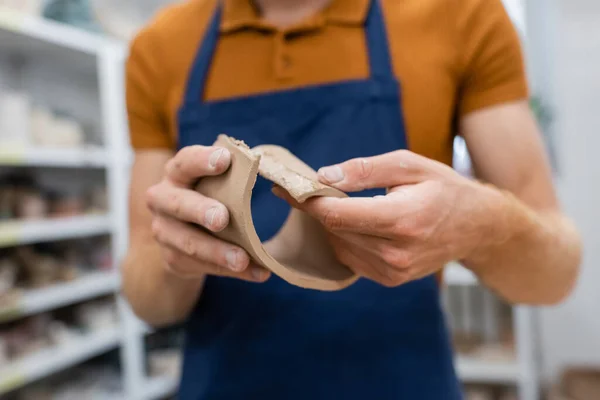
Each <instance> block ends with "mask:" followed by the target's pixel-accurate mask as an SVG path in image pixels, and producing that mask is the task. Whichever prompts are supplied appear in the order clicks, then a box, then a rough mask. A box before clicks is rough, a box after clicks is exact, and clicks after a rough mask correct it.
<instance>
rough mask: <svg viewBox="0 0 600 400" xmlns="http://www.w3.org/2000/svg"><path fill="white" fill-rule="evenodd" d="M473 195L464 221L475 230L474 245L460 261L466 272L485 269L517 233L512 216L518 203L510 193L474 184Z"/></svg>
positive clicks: (515, 223) (516, 224)
mask: <svg viewBox="0 0 600 400" xmlns="http://www.w3.org/2000/svg"><path fill="white" fill-rule="evenodd" d="M474 184H475V185H476V193H477V195H475V196H473V198H474V199H475V203H473V204H472V206H471V210H472V212H471V215H470V216H469V217H468V218H469V219H470V220H471V221H472V223H473V225H474V226H475V232H476V237H477V238H478V239H477V240H475V241H472V242H471V246H470V248H469V249H468V251H467V252H466V256H465V257H464V259H463V260H461V261H462V262H463V263H464V264H465V265H467V266H469V268H471V269H473V268H476V266H479V265H487V264H488V261H489V260H490V258H493V257H494V255H495V254H496V251H495V250H496V249H498V248H501V247H503V246H505V245H506V243H507V242H509V241H510V240H511V239H512V238H513V237H514V236H515V235H517V232H518V230H519V229H520V224H519V223H518V221H517V220H518V219H517V218H515V215H516V214H518V213H519V212H518V209H519V208H522V207H519V206H520V203H519V201H518V200H517V199H516V198H514V196H513V195H512V194H511V193H507V192H505V191H502V190H500V189H498V188H497V187H495V186H492V185H489V184H485V183H479V182H475V183H474Z"/></svg>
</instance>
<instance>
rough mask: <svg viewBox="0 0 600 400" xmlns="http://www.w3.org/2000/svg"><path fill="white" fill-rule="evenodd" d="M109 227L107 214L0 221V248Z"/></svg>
mask: <svg viewBox="0 0 600 400" xmlns="http://www.w3.org/2000/svg"><path fill="white" fill-rule="evenodd" d="M110 229H111V219H110V217H109V216H107V215H85V216H79V217H70V218H56V219H48V220H37V221H8V222H0V248H2V247H11V246H16V245H19V244H31V243H42V242H51V241H58V240H64V239H76V238H82V237H89V236H95V235H102V234H106V233H109V232H110Z"/></svg>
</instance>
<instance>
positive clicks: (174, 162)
mask: <svg viewBox="0 0 600 400" xmlns="http://www.w3.org/2000/svg"><path fill="white" fill-rule="evenodd" d="M184 151H185V149H183V150H180V152H179V153H178V154H177V155H176V156H175V157H173V158H172V159H171V160H170V161H169V162H168V163H167V165H166V166H165V172H166V173H167V175H178V174H179V173H181V170H182V169H183V159H182V158H183V152H184Z"/></svg>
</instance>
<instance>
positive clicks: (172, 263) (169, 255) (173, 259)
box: [163, 249, 180, 269]
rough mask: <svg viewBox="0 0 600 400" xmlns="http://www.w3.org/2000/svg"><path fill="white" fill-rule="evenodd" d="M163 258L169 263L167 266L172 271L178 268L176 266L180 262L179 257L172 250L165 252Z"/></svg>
mask: <svg viewBox="0 0 600 400" xmlns="http://www.w3.org/2000/svg"><path fill="white" fill-rule="evenodd" d="M163 258H164V260H165V262H166V263H167V265H168V266H169V267H171V269H174V268H176V266H177V264H178V263H179V260H180V258H179V255H178V254H177V253H176V252H175V251H173V250H170V249H167V250H165V251H164V255H163Z"/></svg>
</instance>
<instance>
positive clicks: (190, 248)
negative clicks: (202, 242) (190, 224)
mask: <svg viewBox="0 0 600 400" xmlns="http://www.w3.org/2000/svg"><path fill="white" fill-rule="evenodd" d="M181 251H183V252H184V253H185V254H187V255H188V256H190V257H193V256H195V255H196V241H195V240H194V237H193V236H192V235H186V236H185V237H184V238H183V240H182V242H181Z"/></svg>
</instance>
